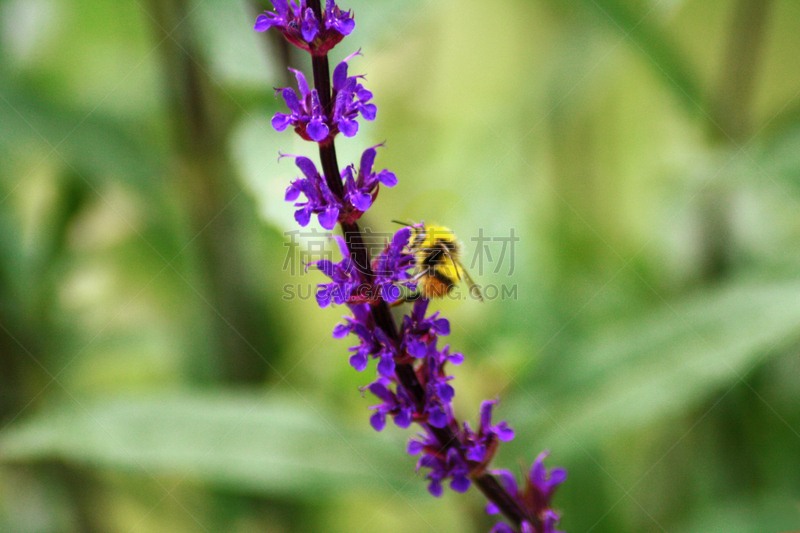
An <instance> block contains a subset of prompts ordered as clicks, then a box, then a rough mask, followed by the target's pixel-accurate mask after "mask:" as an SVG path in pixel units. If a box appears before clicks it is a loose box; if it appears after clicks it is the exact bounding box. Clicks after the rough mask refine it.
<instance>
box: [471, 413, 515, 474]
mask: <svg viewBox="0 0 800 533" xmlns="http://www.w3.org/2000/svg"><path fill="white" fill-rule="evenodd" d="M496 403H497V400H487V401H485V402H483V403H482V404H481V416H480V425H479V427H478V431H477V433H476V432H474V431H473V430H472V428H470V426H469V424H468V423H467V422H464V437H465V438H464V447H465V449H466V454H465V455H466V457H467V459H469V460H470V461H475V462H478V463H483V462H486V461H488V460H490V459H491V457H492V456H493V455H494V451H495V449H496V448H497V441H498V440H500V441H504V442H507V441H510V440H512V439H513V438H514V430H513V429H511V428H510V427H508V424H507V423H506V422H500V423H499V424H497V425H496V426H493V425H492V407H494V405H495V404H496Z"/></svg>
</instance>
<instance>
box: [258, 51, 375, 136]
mask: <svg viewBox="0 0 800 533" xmlns="http://www.w3.org/2000/svg"><path fill="white" fill-rule="evenodd" d="M359 54H360V53H359V52H356V53H355V54H351V55H350V56H348V57H346V58H345V59H344V61H342V62H341V63H339V65H338V66H337V67H336V69H335V70H334V72H333V97H332V98H333V102H334V105H333V109H332V110H331V111H330V112H326V111H325V110H324V109H323V108H322V103H321V102H320V97H319V93H318V92H317V90H316V89H309V87H308V82H307V81H306V77H305V76H304V75H303V73H302V72H300V71H299V70H295V69H292V68H290V69H289V70H291V71H292V72H294V75H295V78H297V88H298V90H299V91H300V94H299V95H298V94H297V92H296V91H295V90H294V89H292V88H290V87H286V88H284V89H278V90H277V92H276V94H280V95H281V96H282V97H283V100H284V101H285V102H286V107H288V108H289V111H290V113H275V116H273V117H272V127H273V128H275V129H276V130H277V131H283V130H285V129H286V128H287V127H289V126H292V127H293V128H294V131H295V132H296V133H297V134H298V135H299V136H300V137H302V138H303V139H305V140H307V141H313V142H318V143H322V142H328V141H330V140H332V139H333V138H334V137H335V136H336V134H337V133H339V132H341V133H342V134H343V135H344V136H345V137H353V136H354V135H355V134H356V133H358V122H357V121H356V119H357V118H358V115H359V114H360V115H361V116H362V117H363V118H364V119H365V120H375V115H376V114H377V112H378V108H377V107H376V106H375V104H371V103H369V101H370V100H372V93H371V92H369V91H368V90H367V89H365V88H364V86H363V85H361V83H360V82H359V81H358V80H359V78H360V77H361V76H348V75H347V62H348V61H349V60H350V59H351V58H352V57H353V56H355V55H359Z"/></svg>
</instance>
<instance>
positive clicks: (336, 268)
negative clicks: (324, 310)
mask: <svg viewBox="0 0 800 533" xmlns="http://www.w3.org/2000/svg"><path fill="white" fill-rule="evenodd" d="M333 239H335V240H336V243H337V244H338V245H339V251H340V252H341V253H342V260H341V261H340V262H338V263H334V262H333V261H330V260H328V259H321V260H319V261H314V262H313V263H310V264H309V266H310V265H314V266H316V267H317V268H318V269H319V270H321V271H322V273H323V274H325V275H326V276H328V277H329V278H331V283H320V284H318V285H317V293H316V298H317V303H318V304H319V306H320V307H328V306H329V305H330V304H331V303H335V304H338V305H341V304H343V303H346V302H350V303H352V302H354V301H357V299H355V300H354V298H355V297H357V296H358V293H357V291H356V289H358V288H359V287H361V286H363V285H364V280H363V278H362V276H361V272H360V271H359V269H357V268H356V266H355V263H354V262H353V260H352V259H351V258H350V253H349V252H348V250H347V244H346V243H345V242H344V239H343V238H342V237H339V236H336V237H333ZM354 293H356V294H355V295H354ZM353 327H355V326H353ZM334 331H335V330H334Z"/></svg>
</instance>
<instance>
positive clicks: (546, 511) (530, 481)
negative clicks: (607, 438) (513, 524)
mask: <svg viewBox="0 0 800 533" xmlns="http://www.w3.org/2000/svg"><path fill="white" fill-rule="evenodd" d="M547 454H548V452H547V451H544V452H542V453H541V454H539V457H537V458H536V460H535V461H534V462H533V466H532V467H531V469H530V470H529V471H528V475H527V476H526V477H525V483H524V486H523V489H522V491H521V492H520V491H519V489H518V488H517V482H516V479H515V478H514V474H512V473H511V472H509V471H507V470H495V471H493V472H492V473H493V474H494V475H495V476H497V478H498V479H499V480H500V483H501V484H502V485H503V487H504V488H505V489H506V491H507V492H508V494H509V495H510V496H511V497H512V498H513V499H514V500H515V501H516V502H517V503H518V504H519V505H520V507H521V508H522V509H523V510H524V511H525V513H526V516H530V517H535V518H536V519H537V520H538V523H537V526H538V527H534V525H533V524H531V523H530V522H527V525H526V522H523V524H522V526H521V527H522V530H523V531H530V532H531V533H561V532H559V531H556V530H555V526H556V523H557V522H558V518H559V516H558V513H556V512H554V511H553V510H552V509H551V507H550V500H551V499H552V497H553V494H554V493H555V490H556V488H557V487H558V486H559V485H560V484H561V483H563V482H564V480H566V479H567V471H566V470H564V469H563V468H553V469H552V470H550V472H548V471H547V469H546V468H545V466H544V459H545V457H547ZM486 512H487V513H489V514H497V513H499V512H500V510H499V509H498V508H497V506H496V505H495V504H493V503H490V504H489V505H487V506H486ZM526 527H527V528H528V529H527V530H526V529H525V528H526ZM492 531H493V532H495V533H514V530H513V529H511V528H510V527H509V526H508V525H506V524H503V523H499V524H497V525H496V526H495V527H494V528H493V529H492Z"/></svg>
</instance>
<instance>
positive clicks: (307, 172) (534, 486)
mask: <svg viewBox="0 0 800 533" xmlns="http://www.w3.org/2000/svg"><path fill="white" fill-rule="evenodd" d="M273 5H274V7H275V12H267V13H266V14H264V15H261V16H259V17H258V19H257V21H256V28H255V29H256V30H258V31H265V30H267V29H269V28H276V29H277V30H278V31H280V32H281V33H282V34H283V35H284V36H285V37H286V39H287V40H288V41H289V42H290V43H292V44H294V45H296V46H298V47H299V48H301V49H303V50H306V51H308V52H310V53H311V55H312V58H313V59H312V65H313V68H314V79H315V80H320V79H329V78H330V73H329V72H328V66H327V65H328V62H327V53H328V51H329V50H331V49H332V48H333V47H334V46H335V45H336V44H337V43H338V42H340V41H341V40H342V38H343V37H344V36H346V35H348V34H349V33H350V32H352V30H353V28H354V25H355V23H354V22H353V19H352V16H351V13H350V11H343V10H341V9H340V8H339V7H338V6H337V5H336V4H335V2H334V1H333V0H327V1H326V3H325V9H324V10H322V8H321V6H320V3H319V0H288V1H287V0H273ZM355 55H359V52H356V53H355V54H352V55H350V56H348V57H347V58H345V59H344V60H343V61H342V62H340V63H339V64H338V65H337V66H336V68H335V69H334V72H333V76H332V83H331V84H330V85H329V84H328V83H327V82H326V83H321V84H320V86H321V87H322V88H320V87H315V88H313V89H311V88H309V85H308V82H307V81H306V77H305V76H304V75H303V74H302V73H301V72H299V71H296V70H292V72H294V74H295V77H296V79H297V86H298V91H299V94H298V92H297V91H295V90H294V89H291V88H285V89H280V90H278V94H280V95H281V96H282V97H283V99H284V101H285V102H286V105H287V107H288V109H289V112H288V113H277V114H276V115H275V116H274V117H273V119H272V125H273V127H274V128H275V129H276V130H278V131H284V130H286V129H287V128H288V127H289V126H291V127H292V128H293V129H294V131H295V132H296V133H297V134H298V135H299V136H300V137H301V138H303V139H305V140H307V141H311V142H315V143H317V144H318V145H319V150H320V158H321V159H322V168H324V169H326V172H327V171H328V169H332V168H336V169H337V171H336V173H337V174H338V175H325V174H321V173H320V172H319V171H318V170H317V167H316V166H315V164H314V163H313V162H312V161H311V160H310V159H309V158H307V157H304V156H291V157H294V159H295V164H296V165H297V167H298V168H299V169H300V171H301V173H302V176H301V177H300V178H298V179H296V180H294V181H292V182H291V184H290V185H289V187H288V189H287V190H286V200H287V201H289V202H293V203H294V206H295V208H296V211H295V219H296V220H297V222H298V223H299V224H300V225H301V226H306V225H308V224H309V223H310V221H311V217H312V215H316V217H317V220H318V221H319V224H320V225H321V226H322V227H323V228H325V229H328V230H330V229H333V228H334V227H335V226H336V225H337V223H338V224H339V225H341V227H342V230H343V232H344V237H334V240H335V242H336V243H337V245H338V247H339V250H340V252H341V254H342V259H341V260H340V261H338V262H333V261H331V260H328V259H323V260H320V261H316V262H314V263H311V264H310V265H309V266H314V267H316V268H317V269H318V270H320V271H321V272H322V273H323V274H324V275H325V276H327V277H328V278H329V280H330V281H329V282H327V283H320V284H319V285H318V286H317V293H316V297H317V302H318V304H319V305H320V307H328V306H330V305H332V304H334V305H346V306H347V307H348V308H349V310H350V314H349V315H347V316H345V317H344V322H343V323H341V324H339V325H337V326H336V327H335V328H334V330H333V336H334V337H335V338H343V337H346V336H348V335H350V334H352V335H354V336H355V338H357V339H358V343H357V345H355V346H353V347H351V348H349V351H350V365H351V366H353V368H355V369H356V370H357V371H359V372H363V371H364V370H366V368H367V367H368V366H369V364H370V360H374V361H375V362H376V365H375V366H376V370H377V378H376V379H375V381H373V382H372V383H371V384H369V385H368V386H366V387H364V389H363V390H367V391H369V392H370V393H371V394H372V395H374V396H375V397H376V398H377V399H378V400H379V401H380V403H378V404H377V405H374V406H372V407H370V410H371V411H372V414H371V415H370V424H371V425H372V427H373V428H374V429H375V430H377V431H382V430H383V429H384V428H385V427H386V422H387V418H391V419H392V420H393V421H394V423H395V425H397V426H398V427H401V428H407V427H409V426H410V425H411V424H412V423H416V424H417V425H418V426H419V428H420V432H419V433H418V435H417V437H415V438H413V439H411V440H410V442H409V443H408V447H407V451H408V453H409V454H411V455H418V456H419V460H418V461H417V470H420V469H425V477H426V478H427V479H428V490H429V491H430V493H431V494H433V495H434V496H437V497H438V496H440V495H441V494H442V492H443V490H444V489H443V486H444V484H445V483H447V484H449V486H450V488H452V489H453V490H454V491H456V492H465V491H467V490H468V489H469V488H470V486H471V485H472V483H473V482H475V483H478V484H479V486H480V487H481V490H483V492H484V494H486V495H487V497H488V498H489V500H490V502H492V503H490V504H489V506H488V507H487V512H488V513H489V514H496V513H499V512H502V513H503V514H504V515H505V516H506V517H507V518H508V519H509V520H510V521H511V524H512V525H508V524H506V523H500V524H497V525H496V526H495V527H494V529H493V530H492V531H493V532H494V533H516V532H519V531H521V532H523V533H558V532H556V531H555V529H554V528H555V524H556V522H557V521H558V515H557V514H556V513H555V512H554V511H553V510H552V509H551V506H550V500H551V498H552V496H553V493H554V491H555V489H556V487H557V486H558V485H559V484H560V483H562V482H563V481H564V479H565V478H566V472H565V471H564V470H563V469H554V470H552V471H551V472H550V473H549V474H548V472H547V470H546V469H545V467H544V464H543V460H544V457H545V455H546V453H543V454H542V455H540V456H539V457H538V458H537V459H536V462H534V464H533V467H532V468H531V470H530V472H529V473H528V474H527V476H526V477H525V479H524V483H523V485H522V487H521V488H519V487H518V486H517V483H516V480H515V479H514V476H513V475H512V474H511V473H510V472H508V471H505V470H496V471H494V470H489V464H490V463H491V461H492V458H493V457H494V455H495V453H496V451H497V448H498V445H499V443H500V442H503V441H509V440H511V439H513V438H514V431H513V430H512V429H511V428H510V427H509V426H508V424H507V423H506V422H504V421H501V422H498V423H494V422H493V421H492V410H493V408H494V406H495V405H496V404H497V400H487V401H485V402H483V404H482V405H481V408H480V417H479V420H478V423H477V424H476V427H475V428H473V427H472V426H471V425H470V424H469V423H467V422H463V423H459V421H458V420H457V419H456V417H455V415H454V410H453V405H452V401H453V398H454V397H455V389H454V388H453V386H452V380H453V377H452V376H449V375H448V373H447V370H448V364H450V365H459V364H461V363H462V362H463V361H464V356H463V355H462V354H461V353H458V352H454V351H451V350H450V346H449V345H445V346H444V347H440V346H439V338H440V337H446V336H448V335H449V334H450V322H449V321H448V320H447V319H446V318H444V317H441V316H440V314H439V313H438V312H434V313H431V314H429V313H428V306H429V301H428V300H427V299H426V298H424V297H421V296H419V295H414V296H416V299H415V298H413V297H410V296H409V295H411V294H413V291H414V289H415V288H416V284H417V280H416V278H415V276H414V272H413V270H414V268H415V266H416V258H415V255H414V251H413V250H412V249H410V241H411V240H412V236H413V232H414V226H411V227H403V228H401V229H400V230H398V231H397V232H396V233H395V234H394V236H393V237H392V239H391V240H390V241H389V242H386V243H385V244H384V247H383V249H382V251H381V252H380V253H379V254H377V256H376V257H374V258H372V259H371V258H370V252H369V251H368V250H366V249H358V248H357V247H358V246H363V243H364V239H363V236H362V235H361V234H360V229H359V228H358V224H357V221H358V220H359V218H361V216H362V215H363V213H364V212H366V211H367V210H369V209H370V208H371V207H372V205H373V204H374V203H375V200H376V198H377V195H378V192H379V190H380V186H381V185H385V186H387V187H393V186H394V185H396V184H397V177H396V176H395V175H394V173H392V172H390V171H388V170H381V171H379V172H376V171H374V166H375V165H374V163H375V157H376V155H377V148H378V146H380V145H377V146H373V147H371V148H367V149H366V150H365V151H364V152H363V154H362V156H361V161H360V163H359V166H358V168H356V166H355V165H352V164H351V165H348V166H346V167H344V169H343V170H341V171H338V167H337V166H336V165H337V163H336V156H335V150H334V139H335V137H336V135H337V134H338V133H342V134H343V135H344V136H345V137H353V136H354V135H356V134H357V133H358V117H359V115H360V117H361V118H363V119H365V120H373V119H374V118H375V115H376V112H377V108H376V106H375V105H374V104H373V103H371V100H372V93H371V92H369V91H368V90H366V89H365V88H364V87H363V85H362V84H361V81H360V80H362V79H363V77H362V76H348V62H349V60H350V59H352V58H353V57H354V56H355ZM329 81H331V80H329ZM331 88H332V90H331ZM321 90H322V91H327V92H329V93H330V94H326V93H322V94H320V92H319V91H321ZM282 157H283V156H282ZM301 194H302V195H303V196H304V199H303V200H301V199H300V196H301ZM404 294H406V296H405V297H404V296H403V295H404ZM406 300H413V301H414V304H413V307H412V308H411V310H410V311H409V312H408V313H407V314H406V315H405V316H404V317H403V319H402V322H401V323H400V324H399V326H398V325H397V323H396V322H395V321H394V318H393V317H392V314H391V311H390V309H389V304H392V305H400V304H403V303H405V302H406ZM487 487H489V488H487ZM498 505H501V506H502V509H501V508H500V507H498Z"/></svg>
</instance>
